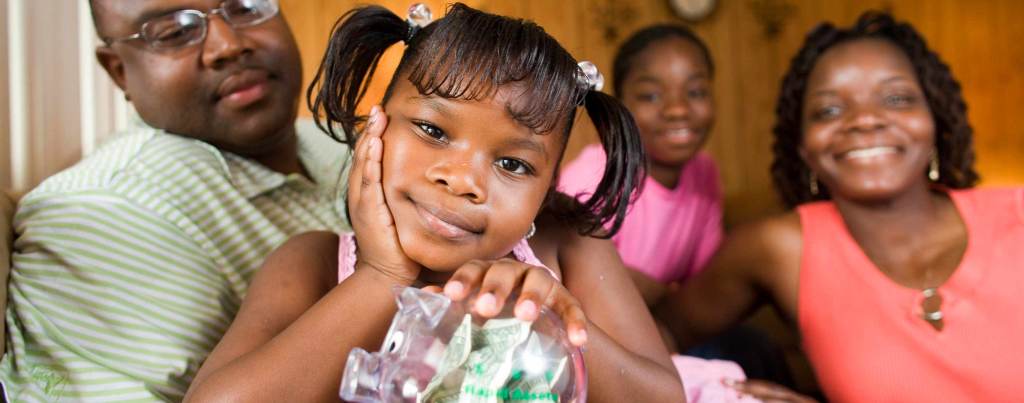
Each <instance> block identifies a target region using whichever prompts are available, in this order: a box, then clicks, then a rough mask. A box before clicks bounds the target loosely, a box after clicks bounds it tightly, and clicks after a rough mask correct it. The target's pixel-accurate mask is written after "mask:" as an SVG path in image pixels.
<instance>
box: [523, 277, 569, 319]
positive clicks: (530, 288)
mask: <svg viewBox="0 0 1024 403" xmlns="http://www.w3.org/2000/svg"><path fill="white" fill-rule="evenodd" d="M558 285H559V283H558V280H556V279H555V278H554V277H551V274H550V273H548V272H547V271H546V270H544V269H541V268H539V267H535V268H532V269H531V270H530V271H529V272H528V273H526V278H525V279H524V280H523V288H522V289H521V290H520V291H519V299H518V300H517V301H516V309H515V313H516V317H517V318H519V319H522V320H525V321H531V322H532V321H534V320H537V317H538V316H539V315H540V307H541V305H543V304H544V303H545V302H547V301H548V300H553V299H552V298H549V297H550V296H552V295H553V294H554V293H555V290H556V289H557V288H558Z"/></svg>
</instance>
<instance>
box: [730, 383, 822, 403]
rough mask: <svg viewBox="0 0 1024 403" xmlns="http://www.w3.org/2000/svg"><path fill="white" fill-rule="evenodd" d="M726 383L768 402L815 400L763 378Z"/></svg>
mask: <svg viewBox="0 0 1024 403" xmlns="http://www.w3.org/2000/svg"><path fill="white" fill-rule="evenodd" d="M726 385H728V386H730V387H732V388H733V389H736V390H737V391H739V392H740V393H744V394H748V395H751V396H753V397H756V398H758V399H761V400H762V401H766V402H814V401H815V400H814V399H812V398H810V397H808V396H804V395H801V394H799V393H796V392H794V391H792V390H789V389H788V388H786V387H785V386H782V385H777V384H774V383H772V382H767V381H761V380H754V379H751V380H747V381H736V382H729V383H726Z"/></svg>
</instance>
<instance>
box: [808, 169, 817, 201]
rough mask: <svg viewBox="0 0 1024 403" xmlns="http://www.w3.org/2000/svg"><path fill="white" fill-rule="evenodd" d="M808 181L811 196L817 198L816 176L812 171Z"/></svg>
mask: <svg viewBox="0 0 1024 403" xmlns="http://www.w3.org/2000/svg"><path fill="white" fill-rule="evenodd" d="M810 180H811V196H817V195H818V175H815V174H814V171H811V177H810Z"/></svg>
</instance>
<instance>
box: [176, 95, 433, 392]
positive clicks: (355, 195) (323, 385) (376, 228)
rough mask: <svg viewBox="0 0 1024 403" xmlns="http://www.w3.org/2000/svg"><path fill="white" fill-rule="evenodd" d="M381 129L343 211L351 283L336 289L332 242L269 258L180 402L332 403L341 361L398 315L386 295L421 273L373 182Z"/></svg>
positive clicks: (305, 243) (371, 125)
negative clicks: (349, 237)
mask: <svg viewBox="0 0 1024 403" xmlns="http://www.w3.org/2000/svg"><path fill="white" fill-rule="evenodd" d="M386 126H387V123H386V116H385V115H384V113H383V112H382V111H381V110H380V108H379V107H374V108H373V109H371V112H370V121H369V122H368V123H367V128H366V130H365V132H364V133H363V135H361V136H360V139H359V141H358V142H357V143H356V146H355V153H354V155H353V158H352V161H353V166H352V170H351V172H350V174H349V183H350V184H351V186H349V189H348V205H349V211H351V212H352V213H353V215H352V216H351V219H352V228H353V229H354V230H355V231H356V233H357V234H359V241H360V243H359V245H360V248H359V252H358V253H359V258H358V263H357V264H356V270H355V273H354V274H352V275H351V276H350V277H348V278H347V279H346V280H345V281H344V282H343V283H341V284H338V246H339V245H338V242H339V238H338V236H336V235H334V234H330V233H324V232H319V233H310V234H304V235H300V236H298V237H295V238H293V239H291V240H289V241H288V242H286V243H285V244H284V245H282V246H281V247H280V248H279V249H278V250H276V251H275V252H274V253H273V254H271V256H270V257H268V258H267V261H266V262H265V263H264V265H263V267H262V268H261V269H260V271H259V272H258V273H257V275H256V276H255V278H254V279H253V281H252V284H251V285H250V287H249V293H248V295H247V296H246V298H245V301H243V303H242V307H241V308H240V309H239V312H238V315H237V316H236V317H235V321H234V322H233V323H232V324H231V327H230V328H229V329H228V331H227V333H226V334H225V335H224V338H223V339H221V342H220V343H219V344H218V345H217V347H216V348H214V351H213V353H211V355H210V357H209V358H208V359H207V361H206V362H205V363H204V364H203V366H202V368H201V369H200V370H199V373H198V374H197V375H196V378H195V380H194V381H193V382H192V385H191V387H190V388H189V391H188V394H187V395H186V400H198V401H207V400H225V401H254V400H289V401H300V402H307V401H337V400H338V385H339V384H340V382H341V374H342V371H343V370H344V365H345V361H346V357H347V356H348V352H349V351H350V350H351V349H352V348H354V347H362V348H363V349H366V350H370V351H373V350H377V349H378V347H379V346H380V343H381V341H382V340H383V338H384V335H385V334H386V333H387V329H388V325H389V324H390V322H391V318H392V316H394V314H395V311H396V306H395V302H394V294H393V292H392V289H393V288H394V286H396V285H409V284H412V282H413V280H415V278H416V276H417V275H418V273H419V268H418V266H415V265H414V264H411V263H410V261H409V260H408V258H407V257H406V256H405V255H404V254H403V253H402V252H401V248H400V247H399V246H398V240H397V233H396V232H395V230H394V220H393V219H392V217H391V215H390V211H389V210H388V209H387V205H386V204H385V201H384V194H383V189H382V188H381V183H380V178H381V175H380V174H381V172H380V159H381V155H382V151H383V145H382V143H381V141H380V136H381V134H382V133H383V132H384V128H385V127H386Z"/></svg>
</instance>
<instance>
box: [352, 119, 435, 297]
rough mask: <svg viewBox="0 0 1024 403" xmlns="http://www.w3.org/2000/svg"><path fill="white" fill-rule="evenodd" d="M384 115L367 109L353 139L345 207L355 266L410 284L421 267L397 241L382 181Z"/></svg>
mask: <svg viewBox="0 0 1024 403" xmlns="http://www.w3.org/2000/svg"><path fill="white" fill-rule="evenodd" d="M385 128H387V115H385V114H384V111H383V110H382V109H381V108H380V107H379V106H374V107H373V108H371V109H370V118H369V121H367V123H366V128H365V129H363V132H362V134H360V135H359V139H358V140H357V141H356V146H355V154H354V157H353V160H354V162H353V165H352V170H351V171H350V173H349V178H348V183H349V186H348V211H349V216H350V217H351V220H352V230H353V231H354V232H355V235H356V244H357V249H356V250H357V254H358V256H357V264H356V266H357V268H371V269H374V270H377V271H379V272H380V273H381V274H384V275H386V276H388V277H390V278H391V279H392V280H394V281H396V282H398V283H401V284H412V282H413V281H414V280H415V279H416V276H417V275H419V271H420V267H419V265H418V264H416V262H413V261H412V260H410V259H409V258H408V257H407V256H405V253H404V252H402V248H401V246H400V245H399V243H398V231H397V229H396V228H395V219H394V217H392V215H391V210H390V209H389V208H388V205H387V201H386V200H385V199H384V188H383V185H382V184H381V161H382V159H383V155H384V143H383V141H382V140H381V137H382V135H383V134H384V129H385Z"/></svg>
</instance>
